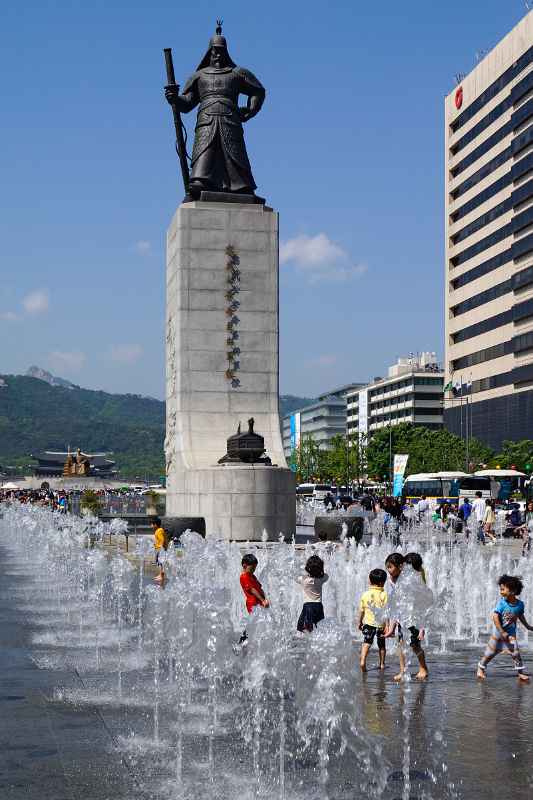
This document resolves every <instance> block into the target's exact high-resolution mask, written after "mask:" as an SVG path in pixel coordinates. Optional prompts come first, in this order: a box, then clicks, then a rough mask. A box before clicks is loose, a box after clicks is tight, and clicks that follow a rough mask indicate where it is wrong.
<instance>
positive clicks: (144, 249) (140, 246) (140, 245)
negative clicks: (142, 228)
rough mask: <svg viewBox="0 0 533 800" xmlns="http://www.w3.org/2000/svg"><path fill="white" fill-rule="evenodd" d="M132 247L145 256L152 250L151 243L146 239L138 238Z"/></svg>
mask: <svg viewBox="0 0 533 800" xmlns="http://www.w3.org/2000/svg"><path fill="white" fill-rule="evenodd" d="M133 249H134V250H135V252H136V253H138V254H139V255H140V256H146V255H148V253H151V252H152V245H151V243H150V242H148V241H147V240H146V239H140V240H139V241H138V242H135V244H134V246H133Z"/></svg>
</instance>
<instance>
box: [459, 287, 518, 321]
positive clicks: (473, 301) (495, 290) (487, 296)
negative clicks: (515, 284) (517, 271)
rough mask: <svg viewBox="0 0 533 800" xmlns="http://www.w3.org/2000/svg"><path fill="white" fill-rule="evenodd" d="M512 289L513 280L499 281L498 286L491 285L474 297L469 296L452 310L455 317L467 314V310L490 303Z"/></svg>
mask: <svg viewBox="0 0 533 800" xmlns="http://www.w3.org/2000/svg"><path fill="white" fill-rule="evenodd" d="M511 289H512V285H511V280H510V279H509V280H508V281H504V282H503V283H497V284H496V286H491V287H490V289H486V290H485V291H484V292H480V293H479V294H475V295H474V296H473V297H469V298H468V300H463V302H462V303H457V305H456V306H453V307H452V309H451V312H452V314H453V316H454V317H458V316H460V314H465V313H466V312H467V311H472V309H473V308H478V306H482V305H485V303H490V302H491V301H492V300H496V299H497V298H498V297H503V295H504V294H508V292H510V291H511Z"/></svg>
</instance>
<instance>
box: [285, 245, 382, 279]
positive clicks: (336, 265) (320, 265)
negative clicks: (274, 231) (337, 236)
mask: <svg viewBox="0 0 533 800" xmlns="http://www.w3.org/2000/svg"><path fill="white" fill-rule="evenodd" d="M279 260H280V263H281V264H287V263H291V264H294V266H295V268H296V269H297V270H298V271H299V272H303V273H304V274H305V275H306V276H307V278H308V280H309V282H310V283H317V282H318V281H324V280H328V281H337V282H342V281H348V280H351V279H352V278H358V277H360V276H361V275H364V273H365V272H366V271H367V266H366V264H354V263H353V262H352V259H351V257H350V255H349V253H348V252H347V251H346V250H344V248H342V247H341V246H340V245H338V244H336V243H335V242H332V241H331V239H330V238H329V236H327V235H326V234H325V233H317V235H316V236H306V235H301V236H295V237H294V238H293V239H288V240H287V241H286V242H281V244H280V248H279Z"/></svg>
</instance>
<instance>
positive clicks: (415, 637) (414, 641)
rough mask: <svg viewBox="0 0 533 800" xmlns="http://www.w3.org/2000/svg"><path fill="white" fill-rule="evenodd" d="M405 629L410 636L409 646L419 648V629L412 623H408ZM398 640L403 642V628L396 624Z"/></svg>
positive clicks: (414, 648)
mask: <svg viewBox="0 0 533 800" xmlns="http://www.w3.org/2000/svg"><path fill="white" fill-rule="evenodd" d="M407 630H408V631H409V633H410V634H411V638H410V640H409V645H410V647H412V648H413V650H420V647H421V645H420V631H419V629H418V628H415V626H414V625H410V626H409V628H407ZM398 641H399V642H403V630H402V626H401V625H398Z"/></svg>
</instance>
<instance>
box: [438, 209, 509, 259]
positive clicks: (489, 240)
mask: <svg viewBox="0 0 533 800" xmlns="http://www.w3.org/2000/svg"><path fill="white" fill-rule="evenodd" d="M515 219H516V218H515ZM513 223H514V220H513V221H512V222H509V223H507V225H502V227H501V228H499V229H498V230H497V231H494V232H493V233H490V234H489V235H488V236H485V237H484V238H483V239H480V240H479V241H478V242H476V243H475V244H472V245H470V247H467V248H466V250H463V251H462V252H460V253H459V254H458V255H456V256H454V257H453V258H452V259H451V263H452V265H453V266H454V267H459V266H460V265H461V264H464V263H465V262H466V261H469V260H470V259H471V258H474V256H477V255H479V254H480V253H482V252H483V251H484V250H487V249H488V248H489V247H492V246H493V245H495V244H497V243H498V242H501V241H503V239H506V238H507V237H508V236H511V234H512V233H513V232H514V230H515V228H514V226H513Z"/></svg>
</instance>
